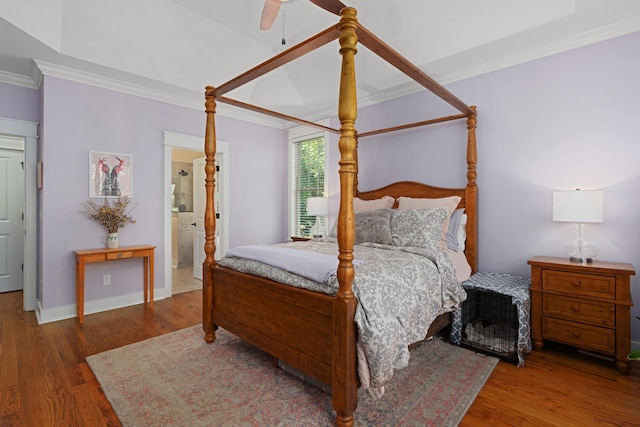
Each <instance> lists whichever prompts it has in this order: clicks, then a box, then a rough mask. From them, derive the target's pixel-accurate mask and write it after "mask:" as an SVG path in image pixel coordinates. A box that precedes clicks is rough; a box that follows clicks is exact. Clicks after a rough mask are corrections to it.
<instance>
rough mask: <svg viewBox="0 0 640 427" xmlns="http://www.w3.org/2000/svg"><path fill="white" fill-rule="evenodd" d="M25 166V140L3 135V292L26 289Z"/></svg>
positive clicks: (0, 149)
mask: <svg viewBox="0 0 640 427" xmlns="http://www.w3.org/2000/svg"><path fill="white" fill-rule="evenodd" d="M6 147H10V148H6ZM23 166H24V138H18V137H12V136H1V135H0V178H1V179H0V292H11V291H19V290H22V289H23V287H24V284H23V274H22V272H23V266H24V259H23V257H24V250H23V249H24V237H23V236H24V225H23V222H22V216H23V213H24V170H23Z"/></svg>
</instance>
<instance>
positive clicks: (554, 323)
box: [542, 317, 616, 355]
mask: <svg viewBox="0 0 640 427" xmlns="http://www.w3.org/2000/svg"><path fill="white" fill-rule="evenodd" d="M542 336H543V338H545V339H550V340H553V341H557V342H563V343H565V344H570V345H575V346H576V347H580V348H584V349H590V350H594V351H598V352H601V353H605V354H611V355H613V354H615V350H616V331H615V330H613V329H606V328H598V327H596V326H588V325H581V324H579V323H573V322H567V321H564V320H559V319H551V318H548V317H543V318H542Z"/></svg>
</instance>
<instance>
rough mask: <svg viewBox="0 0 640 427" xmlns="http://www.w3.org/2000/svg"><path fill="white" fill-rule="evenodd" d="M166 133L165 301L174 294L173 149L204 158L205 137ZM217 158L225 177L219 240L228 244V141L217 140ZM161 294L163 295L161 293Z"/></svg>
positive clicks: (223, 180) (223, 179)
mask: <svg viewBox="0 0 640 427" xmlns="http://www.w3.org/2000/svg"><path fill="white" fill-rule="evenodd" d="M163 134H164V208H163V210H164V291H163V293H162V295H163V298H169V297H171V295H172V293H173V284H172V280H171V279H172V276H173V272H172V271H171V269H172V267H171V150H173V149H174V148H182V149H186V150H194V151H201V152H202V155H203V156H204V137H199V136H192V135H185V134H180V133H173V132H167V131H165V132H163ZM216 155H217V156H218V159H219V160H218V163H219V164H220V166H221V168H220V169H221V173H222V175H223V178H222V179H221V180H222V183H223V187H222V188H221V196H222V198H223V199H224V200H221V202H223V201H224V203H220V205H221V206H222V212H220V215H221V216H222V217H223V218H224V221H221V223H222V229H221V230H220V240H222V241H223V242H226V244H227V245H228V242H229V203H228V199H226V197H227V194H229V143H228V142H226V141H220V140H218V141H216ZM158 293H160V292H158Z"/></svg>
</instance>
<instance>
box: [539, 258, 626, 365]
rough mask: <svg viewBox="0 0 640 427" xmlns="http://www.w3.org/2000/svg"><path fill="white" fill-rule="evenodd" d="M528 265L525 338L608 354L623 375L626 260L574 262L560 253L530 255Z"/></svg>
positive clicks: (624, 360) (624, 359)
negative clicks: (528, 326)
mask: <svg viewBox="0 0 640 427" xmlns="http://www.w3.org/2000/svg"><path fill="white" fill-rule="evenodd" d="M528 264H529V265H531V338H532V340H533V348H534V350H538V351H541V350H542V349H543V347H544V342H543V340H550V341H556V342H560V343H564V344H569V345H572V346H575V347H577V348H580V349H584V350H589V351H593V352H596V353H600V354H603V355H607V356H613V357H614V358H615V361H616V368H617V369H618V371H619V372H620V373H621V374H628V373H629V370H630V369H631V365H630V364H629V361H628V360H627V354H629V351H630V348H631V336H630V335H631V332H630V317H631V316H630V308H631V306H632V305H633V303H632V301H631V294H630V276H632V275H635V274H636V272H635V270H634V268H633V265H631V264H624V263H618V262H603V261H595V262H593V263H591V264H579V263H575V262H571V261H569V259H565V258H554V257H542V256H535V257H533V258H531V259H530V260H529V261H528Z"/></svg>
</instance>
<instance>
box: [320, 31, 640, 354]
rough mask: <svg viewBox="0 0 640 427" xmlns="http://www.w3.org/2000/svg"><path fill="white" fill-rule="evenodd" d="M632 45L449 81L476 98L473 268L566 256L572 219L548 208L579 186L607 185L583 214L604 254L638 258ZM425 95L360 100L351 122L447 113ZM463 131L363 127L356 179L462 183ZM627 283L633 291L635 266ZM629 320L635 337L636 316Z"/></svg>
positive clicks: (635, 37) (364, 185)
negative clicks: (597, 203)
mask: <svg viewBox="0 0 640 427" xmlns="http://www.w3.org/2000/svg"><path fill="white" fill-rule="evenodd" d="M639 50H640V33H633V34H630V35H627V36H624V37H619V38H616V39H612V40H609V41H606V42H602V43H598V44H595V45H591V46H587V47H584V48H580V49H575V50H572V51H568V52H565V53H561V54H557V55H554V56H551V57H547V58H544V59H540V60H536V61H532V62H528V63H525V64H521V65H518V66H514V67H510V68H507V69H503V70H500V71H496V72H492V73H487V74H484V75H481V76H478V77H475V78H470V79H466V80H463V81H460V82H457V83H454V84H451V85H449V86H448V88H449V89H450V90H451V91H452V92H453V93H454V94H456V95H457V96H458V97H459V98H460V99H462V100H463V101H465V102H467V103H469V104H470V105H477V106H478V128H477V137H478V186H479V222H480V229H479V244H480V247H479V268H480V270H485V271H496V272H506V273H514V274H522V275H527V276H528V275H529V274H530V269H529V266H528V265H527V259H528V258H530V257H531V256H533V255H550V256H564V253H563V249H562V248H563V246H564V245H565V244H567V243H569V242H570V241H572V240H573V239H574V235H575V225H573V224H570V223H554V222H553V221H552V220H551V208H552V202H551V200H552V192H553V191H554V190H570V189H574V188H578V187H579V188H582V189H602V190H604V191H605V222H604V223H602V224H586V225H585V227H586V231H587V238H588V239H589V240H590V241H591V243H592V244H594V245H596V246H598V247H600V256H599V259H601V260H606V261H618V262H630V263H632V264H633V265H634V266H635V268H636V269H638V268H640V255H639V254H640V221H639V220H638V215H637V212H638V211H639V210H640V196H639V195H640V168H639V167H638V164H637V159H638V158H640V144H638V141H637V139H638V137H637V135H638V132H637V121H638V119H637V117H638V112H640V96H638V95H639V94H640V79H638V77H637V74H638V70H639V69H640V55H638V51H639ZM429 105H431V104H430V103H429V100H428V99H427V97H426V96H425V95H424V94H415V95H411V96H407V97H404V98H401V99H398V100H394V101H390V102H387V103H385V104H382V105H377V106H374V107H371V108H367V109H364V110H363V111H361V112H360V114H359V116H358V122H357V127H358V129H359V130H360V131H365V130H369V129H375V128H381V127H386V126H391V125H396V124H400V123H403V122H410V121H416V120H419V119H424V118H431V117H438V115H437V114H436V115H434V114H432V112H433V111H438V112H441V113H442V114H449V111H444V110H443V109H441V108H440V107H436V108H434V107H430V106H429ZM418 113H423V115H420V114H418ZM403 116H407V117H409V119H405V120H401V119H402V117H403ZM425 116H427V117H425ZM465 135H466V129H464V124H463V123H462V122H460V123H455V122H454V123H450V124H439V125H436V126H435V127H433V128H429V127H427V128H422V129H419V130H410V131H403V132H400V133H397V134H394V135H393V136H392V140H390V139H391V138H390V137H389V136H387V137H372V138H368V139H363V141H361V143H360V152H359V159H360V162H361V168H360V183H361V185H360V188H361V189H363V190H364V189H371V188H376V187H379V186H381V185H384V184H386V183H388V182H392V181H397V180H405V179H409V180H418V181H425V182H430V183H434V184H435V185H440V186H456V185H464V183H465V182H466V181H465V180H466V177H465V175H466V171H465V168H466V164H465V153H464V149H465V141H466V136H465ZM368 165H371V166H372V167H371V168H367V166H368ZM334 179H337V177H335V176H334ZM335 185H336V184H335V183H334V184H332V188H337V187H334V186H335ZM632 294H633V296H634V300H635V301H640V278H638V276H635V277H632ZM632 313H633V315H634V316H637V315H640V306H638V305H636V306H635V307H633V308H632ZM631 326H632V339H633V341H636V342H640V322H638V321H636V320H635V319H632V322H631Z"/></svg>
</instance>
